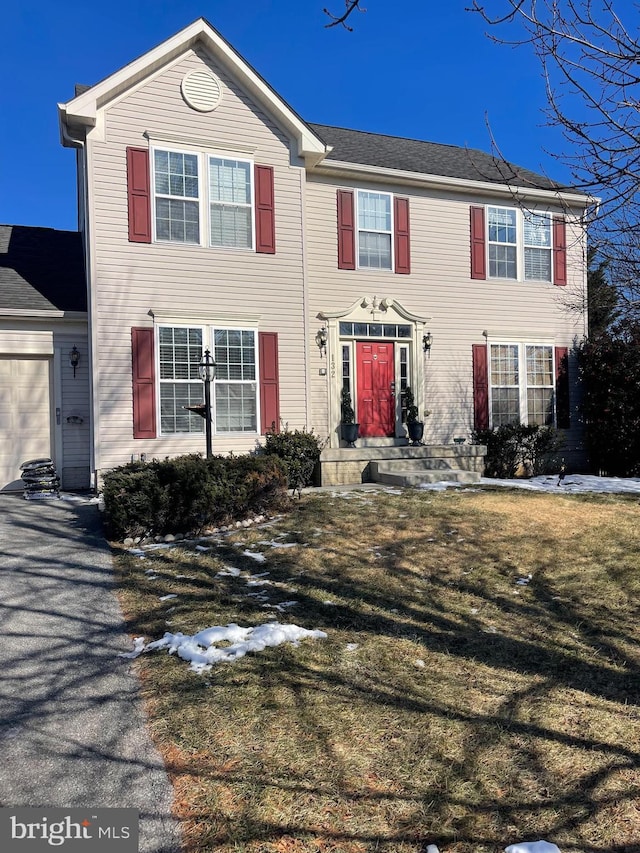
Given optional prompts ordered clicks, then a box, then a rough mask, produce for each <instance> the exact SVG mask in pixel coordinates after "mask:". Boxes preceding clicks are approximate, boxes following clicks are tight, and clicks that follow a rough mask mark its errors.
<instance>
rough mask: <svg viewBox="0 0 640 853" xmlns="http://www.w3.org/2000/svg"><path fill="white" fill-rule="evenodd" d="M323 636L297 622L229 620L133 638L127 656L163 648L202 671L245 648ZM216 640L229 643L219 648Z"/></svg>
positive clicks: (231, 659) (256, 649)
mask: <svg viewBox="0 0 640 853" xmlns="http://www.w3.org/2000/svg"><path fill="white" fill-rule="evenodd" d="M326 637H327V635H326V633H325V632H324V631H318V630H315V631H310V630H307V629H306V628H300V627H299V626H298V625H281V624H280V623H279V622H268V623H265V624H263V625H258V626H256V627H249V628H241V627H240V626H239V625H236V624H234V623H231V624H229V625H227V626H221V625H214V626H212V627H211V628H205V629H204V630H203V631H199V632H198V633H197V634H194V635H193V636H189V635H186V634H182V633H177V634H171V633H169V632H167V633H166V634H165V635H164V637H163V638H162V639H161V640H155V641H154V642H151V643H147V644H146V645H144V642H143V643H142V644H140V643H138V642H137V640H136V648H134V650H133V652H129V653H128V656H129V657H137V656H138V655H139V654H142V652H147V651H153V650H155V649H167V651H168V652H169V654H171V655H172V654H177V655H178V657H179V658H182V660H185V661H189V664H190V667H189V668H190V669H191V670H193V671H194V672H205V671H207V670H210V669H211V667H212V666H213V665H214V664H217V663H233V662H234V661H236V660H239V659H240V658H242V657H244V656H245V655H246V654H247V653H248V652H261V651H263V650H264V649H266V648H268V647H269V648H272V647H274V646H279V645H282V644H283V643H291V644H292V645H294V646H295V645H298V643H299V642H300V640H303V639H326ZM138 639H139V638H138ZM218 643H230V645H226V646H224V647H223V648H219V647H218V645H217V644H218Z"/></svg>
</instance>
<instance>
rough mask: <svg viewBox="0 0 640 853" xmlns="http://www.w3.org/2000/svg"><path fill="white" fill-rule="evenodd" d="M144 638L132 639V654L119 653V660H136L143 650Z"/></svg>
mask: <svg viewBox="0 0 640 853" xmlns="http://www.w3.org/2000/svg"><path fill="white" fill-rule="evenodd" d="M144 645H145V643H144V637H134V638H133V651H132V652H120V654H119V655H118V657H119V658H130V659H132V658H137V657H138V655H140V654H142V652H143V650H144Z"/></svg>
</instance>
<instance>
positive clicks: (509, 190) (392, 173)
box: [313, 159, 599, 208]
mask: <svg viewBox="0 0 640 853" xmlns="http://www.w3.org/2000/svg"><path fill="white" fill-rule="evenodd" d="M313 171H314V172H315V173H317V174H326V175H331V176H332V177H345V178H353V177H362V178H366V179H367V180H369V181H378V182H381V183H389V182H390V181H393V182H394V183H399V184H405V185H408V186H420V187H429V188H433V189H438V188H455V189H457V190H466V191H467V192H470V193H473V194H477V195H486V194H487V193H490V194H492V195H496V194H497V195H505V196H510V197H512V198H513V197H516V198H519V199H532V200H533V199H539V200H542V199H545V200H548V199H549V196H553V197H554V198H556V199H558V200H559V201H562V202H563V203H566V204H570V205H575V206H578V207H585V208H586V207H589V206H590V205H592V204H597V203H598V201H599V200H598V199H597V198H595V197H593V196H589V195H584V194H582V193H575V192H571V191H567V190H563V189H562V188H561V187H558V188H550V189H543V188H540V187H521V186H517V185H515V184H508V183H504V184H501V183H493V182H492V181H473V180H469V179H467V178H452V177H449V176H446V175H430V174H423V173H421V172H409V171H405V170H402V169H390V168H387V167H381V166H370V165H367V164H364V163H349V162H347V161H345V160H327V159H324V160H323V161H321V162H320V163H318V164H317V165H316V166H315V167H314V168H313Z"/></svg>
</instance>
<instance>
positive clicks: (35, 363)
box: [0, 358, 51, 491]
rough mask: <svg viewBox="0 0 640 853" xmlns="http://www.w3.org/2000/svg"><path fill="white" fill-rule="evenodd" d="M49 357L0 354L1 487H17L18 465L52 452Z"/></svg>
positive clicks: (3, 488) (6, 488) (49, 454)
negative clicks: (8, 356) (6, 355)
mask: <svg viewBox="0 0 640 853" xmlns="http://www.w3.org/2000/svg"><path fill="white" fill-rule="evenodd" d="M49 371H50V360H49V359H46V358H45V359H43V358H0V490H3V491H7V490H9V489H20V488H21V487H22V481H21V480H20V465H21V464H22V463H23V462H25V461H26V460H27V459H36V458H39V457H43V456H51V408H50V407H51V391H50V379H49Z"/></svg>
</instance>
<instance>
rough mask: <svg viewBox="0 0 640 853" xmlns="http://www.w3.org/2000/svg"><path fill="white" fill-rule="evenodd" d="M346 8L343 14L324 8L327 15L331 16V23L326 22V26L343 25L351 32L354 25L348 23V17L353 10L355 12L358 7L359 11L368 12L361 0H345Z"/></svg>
mask: <svg viewBox="0 0 640 853" xmlns="http://www.w3.org/2000/svg"><path fill="white" fill-rule="evenodd" d="M344 5H345V10H344V12H343V13H342V15H334V14H332V13H331V12H330V11H329V10H328V9H323V10H322V11H323V12H324V13H325V15H328V16H329V17H330V18H331V23H330V24H326V25H325V26H326V27H337V26H340V25H341V26H343V27H344V28H345V30H349V32H350V33H352V32H353V27H351V26H349V24H347V18H348V17H349V15H351V13H352V12H355V10H356V9H357V10H358V12H366V11H367V10H366V9H363V8H362V6H361V5H360V0H344Z"/></svg>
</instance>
